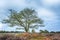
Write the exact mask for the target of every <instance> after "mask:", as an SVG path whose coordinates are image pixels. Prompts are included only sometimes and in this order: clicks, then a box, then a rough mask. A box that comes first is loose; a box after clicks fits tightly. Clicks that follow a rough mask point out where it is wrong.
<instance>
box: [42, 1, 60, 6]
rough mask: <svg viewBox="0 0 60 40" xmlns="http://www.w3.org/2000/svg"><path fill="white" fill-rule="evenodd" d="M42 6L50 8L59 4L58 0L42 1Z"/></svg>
mask: <svg viewBox="0 0 60 40" xmlns="http://www.w3.org/2000/svg"><path fill="white" fill-rule="evenodd" d="M42 3H43V5H45V6H46V5H47V6H51V5H56V4H58V3H60V0H42Z"/></svg>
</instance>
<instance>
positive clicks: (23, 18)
mask: <svg viewBox="0 0 60 40" xmlns="http://www.w3.org/2000/svg"><path fill="white" fill-rule="evenodd" d="M10 12H11V14H10V15H9V16H8V19H4V20H3V23H8V24H9V25H10V26H12V27H13V26H16V25H17V26H19V27H22V28H23V29H24V30H25V32H29V29H30V28H38V27H41V26H43V20H42V19H40V18H38V17H37V13H36V11H35V10H33V9H29V8H25V9H23V10H22V11H20V12H19V13H18V12H16V11H15V10H10Z"/></svg>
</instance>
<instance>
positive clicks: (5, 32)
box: [0, 31, 23, 33]
mask: <svg viewBox="0 0 60 40" xmlns="http://www.w3.org/2000/svg"><path fill="white" fill-rule="evenodd" d="M0 33H23V32H21V31H0Z"/></svg>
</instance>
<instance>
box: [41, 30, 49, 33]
mask: <svg viewBox="0 0 60 40" xmlns="http://www.w3.org/2000/svg"><path fill="white" fill-rule="evenodd" d="M40 33H49V31H47V30H40Z"/></svg>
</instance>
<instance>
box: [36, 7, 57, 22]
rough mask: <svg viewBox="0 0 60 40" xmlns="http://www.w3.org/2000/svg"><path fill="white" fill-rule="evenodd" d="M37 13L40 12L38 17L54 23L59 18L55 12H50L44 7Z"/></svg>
mask: <svg viewBox="0 0 60 40" xmlns="http://www.w3.org/2000/svg"><path fill="white" fill-rule="evenodd" d="M37 12H38V16H39V17H41V18H42V19H43V20H45V21H53V20H56V18H57V17H56V15H55V13H54V12H52V11H49V10H47V9H45V8H42V7H41V8H39V9H37Z"/></svg>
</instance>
